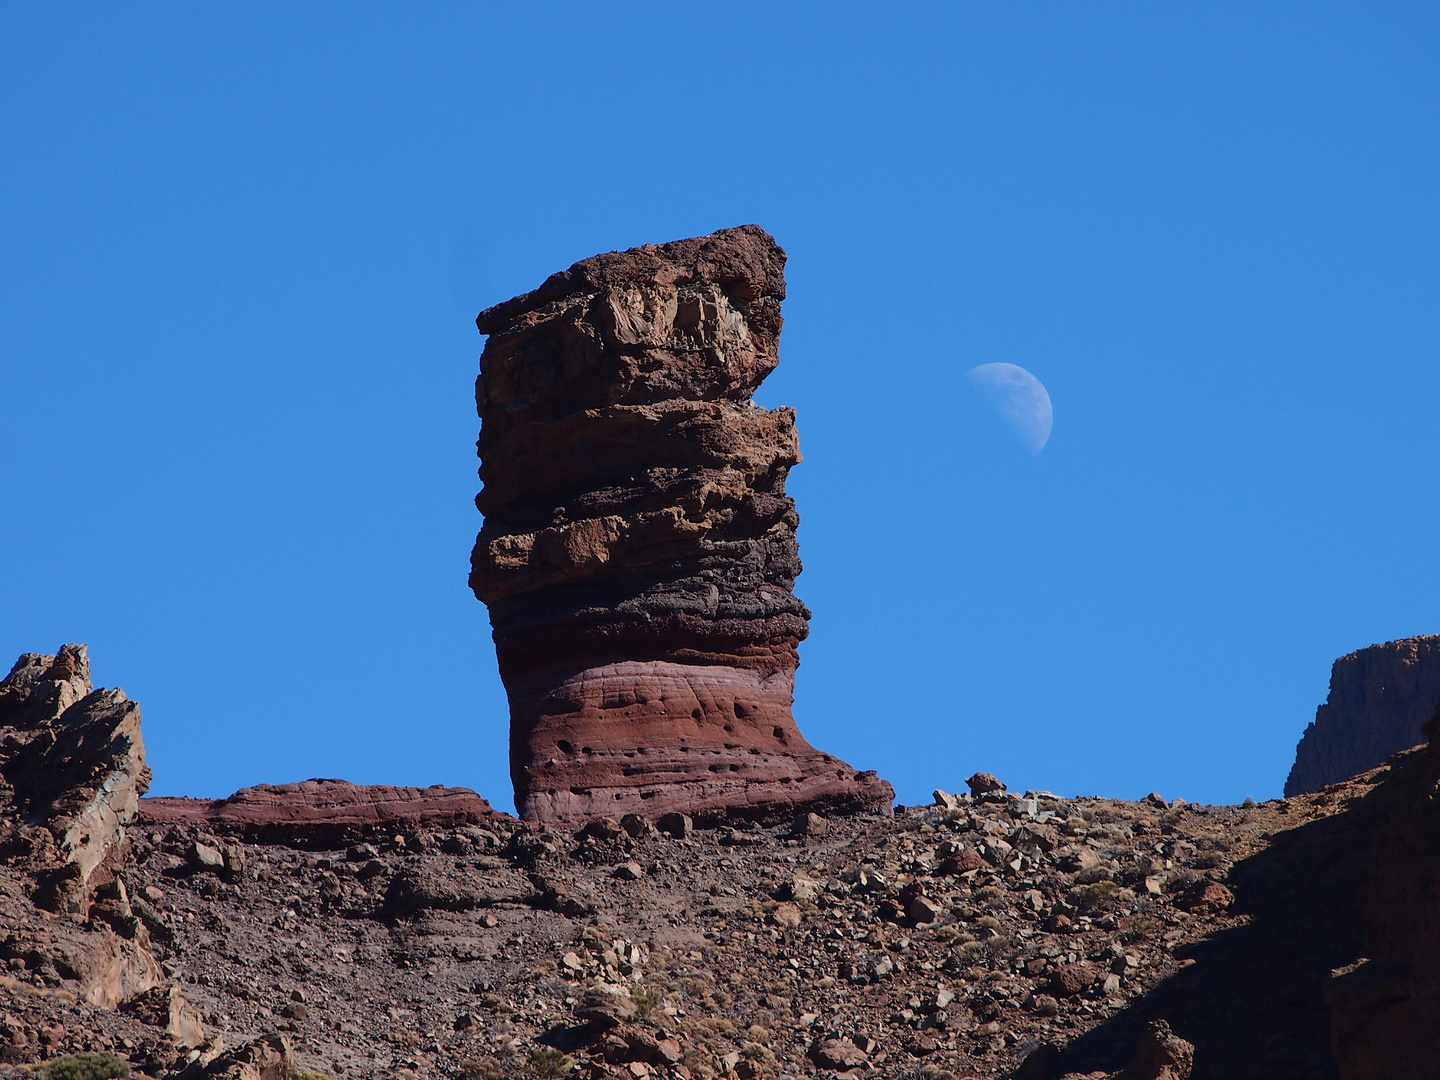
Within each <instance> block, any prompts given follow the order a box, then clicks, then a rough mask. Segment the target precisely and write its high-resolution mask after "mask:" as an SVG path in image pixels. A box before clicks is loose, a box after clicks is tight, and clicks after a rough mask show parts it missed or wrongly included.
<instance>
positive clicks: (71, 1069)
mask: <svg viewBox="0 0 1440 1080" xmlns="http://www.w3.org/2000/svg"><path fill="white" fill-rule="evenodd" d="M129 1075H130V1066H129V1065H128V1064H126V1062H125V1060H124V1059H123V1058H121V1057H119V1056H118V1055H116V1054H111V1053H108V1052H106V1053H99V1054H65V1055H64V1056H63V1057H57V1058H55V1059H54V1060H53V1061H51V1062H50V1063H49V1064H47V1065H46V1066H45V1067H44V1068H42V1069H41V1070H40V1071H39V1072H37V1073H36V1074H35V1077H36V1080H123V1078H124V1077H127V1076H129Z"/></svg>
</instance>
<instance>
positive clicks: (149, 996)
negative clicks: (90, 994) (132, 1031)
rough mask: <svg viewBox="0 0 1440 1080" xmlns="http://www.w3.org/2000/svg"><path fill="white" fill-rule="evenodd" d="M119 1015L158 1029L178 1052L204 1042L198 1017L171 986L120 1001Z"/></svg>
mask: <svg viewBox="0 0 1440 1080" xmlns="http://www.w3.org/2000/svg"><path fill="white" fill-rule="evenodd" d="M119 1011H120V1012H122V1013H128V1014H129V1015H131V1016H133V1017H135V1018H136V1019H137V1020H139V1021H140V1022H141V1023H143V1024H150V1025H151V1026H153V1027H158V1028H162V1029H163V1030H164V1032H165V1034H166V1035H167V1036H168V1037H169V1039H170V1041H171V1042H173V1043H174V1044H175V1045H176V1046H178V1047H180V1048H182V1049H185V1050H189V1049H191V1048H193V1047H196V1046H201V1045H203V1044H204V1043H205V1041H206V1037H205V1027H204V1025H203V1024H202V1023H201V1020H200V1013H199V1012H198V1011H197V1010H196V1009H195V1007H194V1006H193V1005H191V1004H190V1002H189V1001H187V1000H186V999H185V995H184V993H183V992H182V991H181V989H180V987H179V986H178V985H176V984H175V983H166V984H162V985H160V986H153V987H151V988H150V989H148V990H142V991H141V992H140V993H138V994H134V995H132V996H130V997H128V998H126V999H125V1000H124V1001H122V1002H121V1003H120V1007H119Z"/></svg>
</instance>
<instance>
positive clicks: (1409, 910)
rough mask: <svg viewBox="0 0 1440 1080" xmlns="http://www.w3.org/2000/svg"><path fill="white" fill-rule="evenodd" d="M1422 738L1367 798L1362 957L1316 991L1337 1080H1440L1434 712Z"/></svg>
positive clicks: (1438, 748) (1439, 778) (1439, 720)
mask: <svg viewBox="0 0 1440 1080" xmlns="http://www.w3.org/2000/svg"><path fill="white" fill-rule="evenodd" d="M1432 640H1434V639H1432ZM1425 734H1426V735H1428V736H1429V739H1430V741H1429V744H1428V745H1427V746H1425V747H1424V748H1423V749H1417V750H1415V751H1414V752H1412V753H1410V754H1406V755H1404V756H1403V757H1401V758H1399V759H1398V760H1397V761H1396V762H1395V763H1394V767H1393V768H1392V769H1391V770H1390V772H1391V776H1390V778H1389V779H1388V782H1387V783H1386V785H1385V787H1384V789H1383V790H1382V791H1379V792H1377V793H1376V794H1375V795H1374V796H1372V802H1374V803H1375V805H1374V806H1373V808H1372V811H1371V812H1372V814H1373V816H1374V817H1375V818H1376V819H1377V822H1378V823H1377V826H1376V828H1375V830H1374V846H1373V849H1372V851H1371V852H1370V853H1369V858H1368V860H1367V862H1368V867H1369V872H1368V875H1367V880H1366V882H1365V886H1364V888H1363V889H1362V890H1361V893H1360V910H1361V912H1362V914H1363V917H1364V926H1365V937H1364V947H1363V950H1362V952H1363V955H1362V956H1361V958H1360V959H1359V960H1357V961H1356V962H1355V963H1353V964H1349V965H1347V966H1345V967H1343V968H1341V969H1339V970H1338V971H1336V972H1335V973H1334V975H1333V977H1332V978H1331V979H1330V980H1329V982H1328V983H1327V984H1326V987H1325V996H1326V998H1327V1000H1328V1001H1329V1003H1330V1008H1331V1039H1332V1043H1333V1046H1334V1051H1335V1060H1336V1063H1337V1065H1338V1066H1339V1070H1340V1077H1341V1080H1428V1078H1430V1077H1435V1076H1440V803H1437V799H1436V792H1437V791H1440V743H1437V741H1436V740H1437V736H1440V710H1437V712H1436V714H1435V718H1434V719H1432V720H1431V721H1430V723H1429V724H1428V725H1427V726H1426V728H1425Z"/></svg>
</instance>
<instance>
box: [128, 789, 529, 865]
mask: <svg viewBox="0 0 1440 1080" xmlns="http://www.w3.org/2000/svg"><path fill="white" fill-rule="evenodd" d="M140 813H141V816H142V817H143V818H144V820H145V821H147V822H150V823H153V824H158V825H167V824H181V823H184V824H190V825H197V826H203V827H204V828H205V829H207V830H208V831H209V832H211V833H214V834H215V835H217V836H231V837H238V838H241V839H243V840H245V841H247V842H248V843H254V844H291V845H295V846H300V847H314V848H335V847H344V846H345V845H346V844H350V843H354V842H355V841H357V840H369V839H376V838H379V837H384V838H387V839H388V838H389V837H392V836H394V835H395V834H396V833H397V832H413V831H414V830H416V829H454V828H458V827H461V826H467V825H485V824H489V823H492V822H495V821H497V820H509V821H512V822H513V821H514V818H510V817H509V815H506V814H501V813H499V812H497V811H496V810H493V809H492V808H491V806H490V804H489V803H488V802H487V801H486V800H485V799H483V798H481V797H480V796H479V795H477V794H476V793H475V792H473V791H471V790H470V789H469V788H447V787H442V786H441V785H439V784H436V785H434V786H432V787H428V788H414V787H396V786H393V785H391V784H366V785H361V784H352V783H350V782H349V781H346V780H305V781H302V782H301V783H298V784H258V785H256V786H255V787H248V788H241V789H240V790H239V791H237V792H235V794H234V795H231V796H230V797H229V798H225V799H187V798H177V797H174V796H162V797H158V798H150V799H144V800H142V801H141V804H140Z"/></svg>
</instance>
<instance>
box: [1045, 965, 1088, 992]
mask: <svg viewBox="0 0 1440 1080" xmlns="http://www.w3.org/2000/svg"><path fill="white" fill-rule="evenodd" d="M1098 976H1099V973H1098V972H1097V971H1096V970H1095V969H1094V968H1093V967H1091V966H1090V965H1089V964H1086V963H1084V962H1081V963H1078V964H1062V965H1061V966H1060V967H1059V968H1057V969H1056V970H1055V974H1054V975H1052V976H1050V986H1051V987H1052V988H1053V989H1054V991H1055V994H1056V996H1058V997H1067V998H1070V997H1076V996H1078V995H1080V994H1083V993H1084V992H1085V991H1086V990H1088V989H1090V987H1091V986H1093V985H1094V984H1095V980H1096V979H1097V978H1098Z"/></svg>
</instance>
